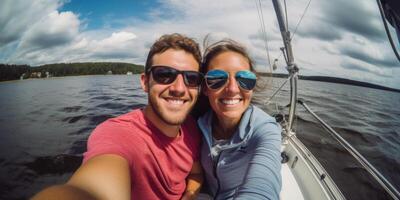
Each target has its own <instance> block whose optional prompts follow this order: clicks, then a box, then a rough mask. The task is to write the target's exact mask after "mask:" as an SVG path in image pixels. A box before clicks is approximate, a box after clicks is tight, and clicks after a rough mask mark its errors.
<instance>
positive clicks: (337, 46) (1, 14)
mask: <svg viewBox="0 0 400 200" xmlns="http://www.w3.org/2000/svg"><path fill="white" fill-rule="evenodd" d="M309 1H310V0H286V5H287V12H288V24H289V30H290V31H291V33H292V34H293V33H294V35H292V37H293V39H292V45H293V52H294V57H295V63H296V64H297V65H298V67H299V68H300V71H299V72H300V74H301V75H317V76H334V77H341V78H348V79H353V80H358V81H364V82H369V83H375V84H379V85H384V86H388V87H392V88H398V89H400V78H399V74H400V62H399V61H398V60H397V59H396V57H395V55H394V53H393V51H392V49H391V47H390V44H389V42H388V39H387V35H386V33H385V31H384V26H383V23H382V21H381V18H380V14H379V10H378V7H377V4H376V1H375V0H352V1H349V0H335V1H332V0H312V1H311V2H310V4H309V7H308V9H307V12H306V13H305V15H304V17H303V19H302V20H301V23H300V24H299V26H298V27H297V24H298V22H299V20H300V19H301V17H302V16H303V13H304V11H305V9H306V7H307V4H308V3H309ZM260 4H261V8H262V16H263V21H264V23H265V31H266V36H267V44H268V49H269V55H270V57H269V60H270V62H273V60H274V59H278V61H277V66H278V68H277V69H276V70H275V71H274V72H276V73H286V70H285V62H284V58H283V56H282V55H281V52H280V47H282V46H283V43H282V40H281V34H280V32H279V28H278V24H277V20H276V15H275V12H274V10H273V5H272V1H271V0H261V1H260ZM260 4H259V1H258V0H218V1H215V0H163V1H161V0H141V1H139V0H113V1H111V0H32V1H26V0H1V1H0V63H6V64H29V65H31V66H38V65H42V64H49V63H71V62H101V61H113V62H129V63H135V64H144V62H145V58H146V56H147V53H148V51H149V48H150V46H151V45H152V43H153V42H154V41H155V40H156V39H157V38H159V37H160V36H161V35H163V34H168V33H175V32H177V33H182V34H185V35H187V36H189V37H192V38H194V39H195V40H196V41H197V42H199V43H200V44H201V46H202V48H203V45H204V44H205V45H207V44H210V43H212V42H215V41H218V40H220V39H224V38H231V39H234V40H236V41H238V42H240V43H242V44H243V45H245V46H246V47H247V49H248V50H249V52H250V54H251V57H252V59H253V60H254V61H255V63H256V69H257V70H258V71H262V72H263V71H268V70H270V69H271V68H270V64H269V63H270V62H268V56H267V55H268V53H267V50H266V43H265V40H264V37H263V34H262V33H263V29H262V28H261V27H262V26H261V20H260V18H259V16H258V14H257V13H258V11H257V5H260ZM282 5H284V4H283V1H282ZM296 27H297V29H296ZM206 36H208V37H207V38H208V40H207V41H204V38H205V37H206ZM395 40H397V39H395Z"/></svg>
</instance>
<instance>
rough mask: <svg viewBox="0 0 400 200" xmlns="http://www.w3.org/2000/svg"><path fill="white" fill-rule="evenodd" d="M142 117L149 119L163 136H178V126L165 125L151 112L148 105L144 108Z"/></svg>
mask: <svg viewBox="0 0 400 200" xmlns="http://www.w3.org/2000/svg"><path fill="white" fill-rule="evenodd" d="M143 111H144V115H145V116H146V118H147V119H149V120H150V121H151V122H152V123H153V124H154V125H155V126H156V127H157V128H158V129H159V130H160V131H161V132H162V133H163V134H164V135H166V136H168V137H172V138H174V137H177V136H178V135H179V130H180V128H181V126H180V125H171V124H167V123H165V122H164V121H163V120H162V119H160V117H159V116H158V115H157V114H156V113H155V112H154V111H153V109H152V107H151V106H150V105H147V106H146V107H145V108H144V110H143Z"/></svg>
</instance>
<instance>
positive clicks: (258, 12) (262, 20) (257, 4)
mask: <svg viewBox="0 0 400 200" xmlns="http://www.w3.org/2000/svg"><path fill="white" fill-rule="evenodd" d="M256 7H257V14H258V19H259V20H260V26H261V32H262V37H263V39H264V46H265V49H266V51H267V57H268V64H269V66H270V70H271V73H272V65H271V58H270V53H269V46H268V37H267V31H266V27H265V22H264V14H263V12H262V5H261V0H258V3H257V0H256Z"/></svg>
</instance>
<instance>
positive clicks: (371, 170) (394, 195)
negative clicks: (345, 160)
mask: <svg viewBox="0 0 400 200" xmlns="http://www.w3.org/2000/svg"><path fill="white" fill-rule="evenodd" d="M297 102H298V103H299V104H300V105H302V106H303V107H304V108H305V109H306V110H307V111H308V112H309V113H310V114H311V115H312V116H313V117H314V118H315V119H316V120H318V122H319V123H321V125H322V126H323V127H324V128H325V129H326V130H327V131H328V133H330V135H331V136H332V137H333V138H335V139H336V140H337V141H338V142H339V144H341V145H342V146H343V147H344V148H345V149H346V150H347V151H348V152H349V153H350V154H351V155H352V156H353V157H354V158H355V159H356V160H357V161H358V162H359V163H360V164H361V165H362V166H363V167H364V169H365V170H367V172H368V173H369V174H371V175H372V177H374V179H375V180H376V181H377V182H378V183H379V184H380V185H381V186H382V187H383V188H384V189H385V191H387V192H388V194H389V195H390V196H391V197H392V198H393V199H396V200H399V199H400V192H399V191H397V189H396V188H395V187H394V186H393V185H392V184H391V183H390V182H389V181H388V180H387V179H386V178H385V177H384V176H383V175H382V174H381V173H380V172H379V171H378V170H377V169H376V168H375V167H374V166H373V165H372V164H371V163H369V162H368V160H367V159H366V158H365V157H364V156H363V155H361V154H360V153H359V152H358V151H357V150H356V149H355V148H354V147H353V146H352V145H351V144H350V143H348V142H347V141H346V140H345V139H344V138H343V137H342V136H340V135H339V134H338V133H337V132H336V131H335V130H334V129H333V128H332V127H331V126H329V125H328V124H327V123H326V122H325V121H323V120H322V119H321V118H320V117H319V116H318V115H317V114H316V113H314V112H313V111H312V110H311V109H310V107H308V105H307V104H306V103H304V101H303V100H301V99H299V100H297Z"/></svg>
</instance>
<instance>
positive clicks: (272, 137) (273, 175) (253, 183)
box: [234, 123, 282, 200]
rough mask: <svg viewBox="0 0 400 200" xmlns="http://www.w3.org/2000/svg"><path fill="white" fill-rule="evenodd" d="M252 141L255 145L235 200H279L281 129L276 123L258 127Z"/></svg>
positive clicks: (280, 183)
mask: <svg viewBox="0 0 400 200" xmlns="http://www.w3.org/2000/svg"><path fill="white" fill-rule="evenodd" d="M251 140H252V141H253V142H254V143H252V144H255V150H254V151H252V155H248V156H252V159H251V160H250V163H249V167H248V170H247V173H246V175H245V178H244V182H243V184H242V185H241V186H240V187H239V188H238V190H237V193H236V195H235V198H234V199H246V200H249V199H257V200H259V199H276V200H278V199H279V193H280V190H281V185H282V180H281V173H280V170H281V156H280V155H281V152H280V147H281V128H280V127H279V126H278V125H277V124H276V123H264V124H262V125H260V126H259V127H257V129H256V130H255V132H254V133H253V138H251Z"/></svg>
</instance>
